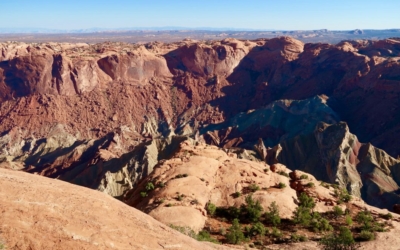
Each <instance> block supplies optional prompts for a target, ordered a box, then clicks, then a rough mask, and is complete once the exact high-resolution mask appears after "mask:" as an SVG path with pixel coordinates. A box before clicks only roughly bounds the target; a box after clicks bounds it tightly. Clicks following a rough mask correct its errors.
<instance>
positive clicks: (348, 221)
mask: <svg viewBox="0 0 400 250" xmlns="http://www.w3.org/2000/svg"><path fill="white" fill-rule="evenodd" d="M346 224H347V225H348V226H351V225H353V220H352V219H351V216H350V215H346Z"/></svg>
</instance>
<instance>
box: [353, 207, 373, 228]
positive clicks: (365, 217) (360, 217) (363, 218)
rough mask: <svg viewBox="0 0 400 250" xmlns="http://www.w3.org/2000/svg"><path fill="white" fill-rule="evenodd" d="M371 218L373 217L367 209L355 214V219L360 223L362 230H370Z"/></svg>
mask: <svg viewBox="0 0 400 250" xmlns="http://www.w3.org/2000/svg"><path fill="white" fill-rule="evenodd" d="M373 220H374V218H373V217H372V215H371V213H370V212H368V211H361V212H359V213H358V214H357V216H356V221H357V222H358V223H359V224H361V225H362V226H361V228H362V229H363V230H368V231H369V230H371V229H372V222H373Z"/></svg>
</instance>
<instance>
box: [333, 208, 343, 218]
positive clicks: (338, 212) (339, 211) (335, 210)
mask: <svg viewBox="0 0 400 250" xmlns="http://www.w3.org/2000/svg"><path fill="white" fill-rule="evenodd" d="M333 214H334V215H335V216H342V215H343V214H344V212H343V210H342V209H341V208H340V207H339V206H334V207H333Z"/></svg>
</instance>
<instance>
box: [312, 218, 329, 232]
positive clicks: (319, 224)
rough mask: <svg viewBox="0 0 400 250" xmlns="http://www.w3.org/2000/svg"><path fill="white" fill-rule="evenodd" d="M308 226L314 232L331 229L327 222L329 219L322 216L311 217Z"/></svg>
mask: <svg viewBox="0 0 400 250" xmlns="http://www.w3.org/2000/svg"><path fill="white" fill-rule="evenodd" d="M310 226H311V229H312V231H314V232H324V231H332V230H333V227H332V226H331V225H330V224H329V221H328V220H326V219H324V218H321V219H312V220H311V222H310Z"/></svg>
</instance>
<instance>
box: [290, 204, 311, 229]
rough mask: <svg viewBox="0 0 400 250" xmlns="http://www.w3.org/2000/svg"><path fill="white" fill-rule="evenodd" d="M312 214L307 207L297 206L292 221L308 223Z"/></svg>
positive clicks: (303, 224)
mask: <svg viewBox="0 0 400 250" xmlns="http://www.w3.org/2000/svg"><path fill="white" fill-rule="evenodd" d="M311 219H312V216H311V211H310V209H309V208H306V207H301V206H298V207H297V208H296V210H295V211H294V217H293V222H294V223H296V224H300V225H302V226H305V227H308V226H309V225H310V222H311Z"/></svg>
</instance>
